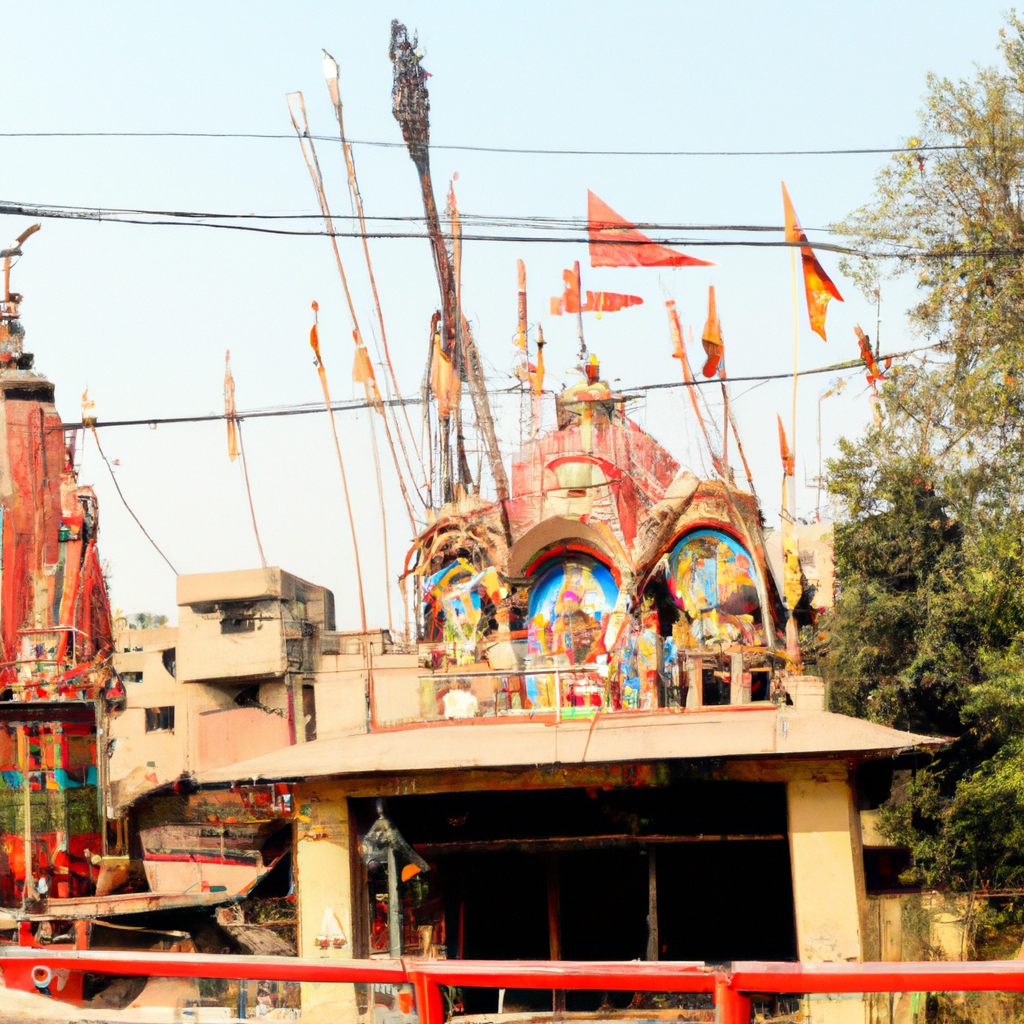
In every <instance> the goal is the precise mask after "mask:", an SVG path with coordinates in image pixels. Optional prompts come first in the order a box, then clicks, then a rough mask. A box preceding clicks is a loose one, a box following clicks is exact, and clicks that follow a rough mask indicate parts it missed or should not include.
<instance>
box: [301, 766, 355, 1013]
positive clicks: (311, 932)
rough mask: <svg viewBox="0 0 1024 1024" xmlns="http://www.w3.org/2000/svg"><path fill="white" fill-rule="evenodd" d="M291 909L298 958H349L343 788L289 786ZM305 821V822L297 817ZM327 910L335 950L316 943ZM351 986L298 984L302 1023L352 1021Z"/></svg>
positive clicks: (348, 871)
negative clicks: (337, 936)
mask: <svg viewBox="0 0 1024 1024" xmlns="http://www.w3.org/2000/svg"><path fill="white" fill-rule="evenodd" d="M293 806H294V807H295V808H296V809H297V811H298V814H299V819H298V820H297V821H296V823H295V848H294V850H295V852H294V857H295V878H296V909H297V915H298V922H299V926H298V939H299V956H301V957H312V958H314V959H328V960H349V959H351V958H352V897H353V887H352V875H351V857H352V850H351V848H350V844H351V843H352V842H354V841H355V839H354V836H353V833H352V829H351V827H350V824H349V816H348V800H347V799H346V796H345V789H344V787H343V786H342V785H340V784H339V783H337V782H330V781H325V782H315V783H314V782H309V783H302V784H300V785H297V786H296V787H295V793H294V804H293ZM303 819H308V820H303ZM328 907H329V908H330V909H331V911H332V912H333V913H334V915H335V917H336V918H337V920H338V923H340V925H341V927H342V929H343V930H344V933H345V938H346V940H347V942H346V944H345V945H344V946H342V947H341V948H340V949H338V948H335V947H334V946H333V945H328V946H327V947H326V948H323V947H322V946H321V945H320V944H319V943H318V942H317V936H318V935H319V934H320V928H321V924H322V923H323V919H324V913H325V911H326V910H327V908H328ZM357 1016H358V1014H357V1009H356V1003H355V993H354V989H353V987H352V986H351V985H331V984H321V983H317V982H303V985H302V1019H303V1021H307V1022H308V1021H314V1022H317V1021H332V1022H333V1021H339V1022H347V1021H354V1020H356V1018H357Z"/></svg>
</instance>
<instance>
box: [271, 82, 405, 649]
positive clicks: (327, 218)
mask: <svg viewBox="0 0 1024 1024" xmlns="http://www.w3.org/2000/svg"><path fill="white" fill-rule="evenodd" d="M287 99H288V113H289V115H290V117H291V120H292V127H294V129H295V133H296V135H298V137H299V145H300V146H301V148H302V156H303V158H304V159H305V161H306V167H307V169H308V170H309V175H310V178H311V179H312V181H313V188H314V190H315V191H316V194H317V199H318V200H319V203H320V210H321V212H322V214H323V217H324V223H325V224H326V226H327V230H328V232H329V233H330V236H331V246H332V248H333V249H334V260H335V263H336V264H337V267H338V276H339V277H340V278H341V286H342V289H343V291H344V292H345V301H346V303H347V304H348V311H349V315H350V316H351V318H352V326H353V332H352V336H353V339H354V340H355V343H356V348H357V350H358V349H359V348H364V347H365V346H364V345H363V338H362V333H361V332H360V330H359V317H358V316H357V315H356V308H355V303H354V302H353V301H352V293H351V291H350V290H349V286H348V277H347V276H346V274H345V267H344V264H343V263H342V261H341V252H340V251H339V249H338V239H337V238H336V237H335V234H334V222H333V220H332V219H331V211H330V208H329V207H328V205H327V196H326V194H325V193H324V185H323V175H322V174H321V172H320V162H319V161H318V160H317V156H316V147H315V146H314V145H313V140H312V138H311V137H310V134H309V122H308V121H307V119H306V105H305V103H304V102H303V99H302V93H301V92H293V93H289V94H288V97H287ZM296 108H297V110H298V113H299V114H301V116H302V128H300V127H299V122H298V118H297V116H296ZM307 143H308V144H309V150H308V151H307V149H306V145H307ZM317 365H318V367H319V369H320V376H321V380H322V381H323V385H324V395H325V397H327V398H328V412H329V413H330V417H331V430H332V432H333V433H334V442H335V446H336V447H337V449H338V459H339V462H340V460H341V447H340V445H339V444H338V434H337V430H336V429H335V426H334V411H333V410H332V409H330V398H329V396H328V394H327V378H326V376H324V373H323V363H322V362H321V361H320V352H319V348H317ZM371 416H372V412H371ZM370 438H371V441H372V447H373V457H374V462H375V463H377V464H378V473H377V481H378V485H379V486H378V491H377V496H378V500H379V502H380V515H381V524H382V526H383V529H384V538H385V539H384V544H385V551H384V561H385V566H386V565H387V557H388V556H387V549H386V544H387V540H386V538H387V509H386V507H385V504H384V490H383V486H382V485H381V480H380V472H379V460H380V455H379V452H378V450H377V437H376V434H375V433H374V432H373V431H372V430H371V433H370ZM393 451H394V449H393V448H392V452H393ZM344 472H345V471H344V468H343V469H342V476H344ZM398 482H399V485H400V487H401V489H402V496H403V497H404V498H405V504H406V509H407V510H408V513H409V521H410V523H412V524H413V528H414V529H415V518H414V516H413V511H412V502H410V500H409V495H408V493H407V491H406V488H405V481H404V479H403V478H402V474H401V472H399V474H398ZM345 489H346V499H345V500H346V502H347V501H348V497H347V492H348V485H347V483H346V485H345ZM349 515H351V510H350V512H349ZM352 537H353V543H355V523H354V522H353V524H352ZM357 562H358V556H357ZM385 573H386V574H385V579H384V587H385V597H386V600H387V604H388V616H389V619H390V615H391V577H390V574H389V573H387V571H386V570H385ZM359 600H360V605H361V606H362V617H363V632H364V633H365V632H366V610H365V606H364V602H363V590H362V581H361V580H360V584H359Z"/></svg>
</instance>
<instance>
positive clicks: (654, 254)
mask: <svg viewBox="0 0 1024 1024" xmlns="http://www.w3.org/2000/svg"><path fill="white" fill-rule="evenodd" d="M587 232H588V234H589V235H590V265H591V266H592V267H717V266H718V264H717V263H712V262H710V261H709V260H699V259H697V258H696V257H695V256H687V255H686V253H684V252H678V251H677V250H675V249H669V248H666V247H665V246H664V245H658V243H657V242H652V241H651V240H650V239H649V238H648V237H647V235H645V234H644V233H643V232H642V231H637V229H636V227H635V226H634V225H633V224H631V223H630V222H629V221H628V220H626V219H625V218H624V217H620V216H619V215H618V214H617V213H616V212H615V211H614V210H613V209H612V208H611V207H610V206H609V205H608V204H607V203H605V202H603V201H602V200H601V199H598V197H597V196H595V195H594V193H593V192H591V191H589V189H588V191H587Z"/></svg>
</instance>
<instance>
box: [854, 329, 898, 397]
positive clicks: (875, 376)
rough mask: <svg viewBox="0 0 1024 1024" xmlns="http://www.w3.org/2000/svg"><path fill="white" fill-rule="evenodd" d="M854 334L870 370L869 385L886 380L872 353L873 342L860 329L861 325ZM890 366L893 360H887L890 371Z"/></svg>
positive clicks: (886, 365)
mask: <svg viewBox="0 0 1024 1024" xmlns="http://www.w3.org/2000/svg"><path fill="white" fill-rule="evenodd" d="M853 332H854V334H856V335H857V344H858V345H859V346H860V357H861V359H863V360H864V363H865V365H866V366H867V368H868V383H869V384H874V383H875V381H876V380H885V374H884V373H883V372H882V371H881V370H880V369H879V368H878V363H876V362H875V354H874V353H873V352H872V351H871V342H870V341H869V340H868V336H867V335H866V334H865V333H864V332H863V331H862V330H861V329H860V324H858V325H857V326H856V327H854V329H853ZM890 366H892V360H891V359H886V361H885V368H886V369H887V370H888V369H889V367H890Z"/></svg>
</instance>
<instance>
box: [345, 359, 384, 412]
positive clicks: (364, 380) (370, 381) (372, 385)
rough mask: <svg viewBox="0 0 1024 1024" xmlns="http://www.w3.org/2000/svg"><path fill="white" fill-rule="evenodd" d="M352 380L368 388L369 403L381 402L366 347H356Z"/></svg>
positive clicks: (367, 397) (367, 398)
mask: <svg viewBox="0 0 1024 1024" xmlns="http://www.w3.org/2000/svg"><path fill="white" fill-rule="evenodd" d="M352 379H353V380H354V381H357V382H358V383H360V384H362V385H363V387H364V388H366V400H367V401H368V402H372V403H373V404H374V405H376V404H377V403H378V402H380V392H379V391H378V390H377V378H376V376H375V375H374V372H373V364H372V363H371V362H370V353H369V352H367V351H366V346H365V345H359V344H357V345H356V358H355V362H353V364H352Z"/></svg>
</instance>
